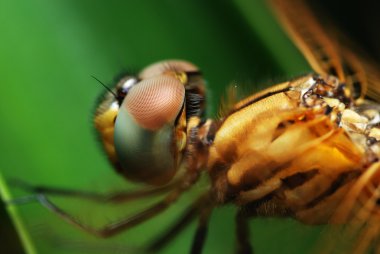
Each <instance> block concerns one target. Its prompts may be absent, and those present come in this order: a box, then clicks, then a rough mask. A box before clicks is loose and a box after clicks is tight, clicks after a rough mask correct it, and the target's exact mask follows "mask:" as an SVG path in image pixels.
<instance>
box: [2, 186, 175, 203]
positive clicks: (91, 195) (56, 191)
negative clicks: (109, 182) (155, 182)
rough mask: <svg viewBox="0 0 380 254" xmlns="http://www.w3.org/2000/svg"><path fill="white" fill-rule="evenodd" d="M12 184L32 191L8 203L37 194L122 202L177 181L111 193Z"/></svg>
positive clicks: (157, 191)
mask: <svg viewBox="0 0 380 254" xmlns="http://www.w3.org/2000/svg"><path fill="white" fill-rule="evenodd" d="M12 184H13V185H15V186H17V187H19V188H21V189H24V190H25V191H27V192H30V193H33V194H31V195H28V196H25V197H20V198H15V199H12V200H10V201H7V203H8V204H15V205H19V204H24V203H30V202H33V201H36V200H38V198H37V196H38V195H39V194H45V195H54V196H68V197H75V198H83V199H88V200H92V201H95V202H108V203H122V202H128V201H132V200H136V199H139V198H145V197H150V196H153V195H157V194H162V193H164V192H167V191H169V190H171V189H173V188H174V187H175V186H176V185H178V184H179V183H178V182H175V183H172V184H168V185H165V186H161V187H156V188H145V189H141V190H133V191H120V192H115V193H111V194H101V193H95V192H90V191H81V190H72V189H64V188H54V187H47V186H33V185H30V184H28V183H25V182H23V181H19V180H17V181H13V182H12Z"/></svg>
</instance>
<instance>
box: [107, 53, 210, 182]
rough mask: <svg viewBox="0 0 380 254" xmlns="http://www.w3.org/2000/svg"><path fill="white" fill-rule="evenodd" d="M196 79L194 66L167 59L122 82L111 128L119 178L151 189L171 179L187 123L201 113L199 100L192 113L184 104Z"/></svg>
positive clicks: (199, 83) (199, 85)
mask: <svg viewBox="0 0 380 254" xmlns="http://www.w3.org/2000/svg"><path fill="white" fill-rule="evenodd" d="M199 76H200V74H199V71H198V69H197V67H195V66H194V65H192V64H190V63H188V62H184V61H175V60H173V61H166V62H159V63H156V64H153V65H151V66H148V67H147V68H145V69H144V70H143V71H142V72H141V73H140V74H139V77H138V79H131V78H129V79H127V80H125V81H124V83H125V84H126V85H125V86H124V88H125V89H124V91H122V93H124V94H122V93H121V94H120V95H121V96H124V97H123V100H122V101H121V102H120V106H119V109H118V113H117V117H116V121H115V125H114V147H115V152H116V157H117V161H118V163H119V164H120V167H121V169H120V173H122V174H123V175H124V176H126V177H127V178H128V179H131V180H134V181H139V182H145V183H149V184H153V185H162V184H165V183H167V182H169V181H170V180H171V179H172V178H173V176H174V175H175V173H176V172H177V170H178V168H179V165H180V162H181V159H182V153H183V152H184V150H185V147H186V140H187V137H186V123H187V119H188V118H189V117H190V116H194V115H200V114H201V111H202V109H201V105H203V101H202V102H198V104H197V105H198V107H199V109H198V110H195V111H194V105H193V106H191V107H189V105H188V104H187V101H189V94H192V93H200V92H201V91H202V92H203V89H204V88H203V80H201V79H199ZM119 90H120V89H119ZM199 96H203V95H199ZM192 97H194V95H192ZM193 104H195V103H193Z"/></svg>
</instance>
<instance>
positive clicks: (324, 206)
mask: <svg viewBox="0 0 380 254" xmlns="http://www.w3.org/2000/svg"><path fill="white" fill-rule="evenodd" d="M270 4H271V6H272V7H273V9H274V11H275V13H276V15H277V16H278V18H279V20H280V22H281V24H282V25H283V27H284V29H285V30H286V31H287V33H288V34H289V36H290V38H291V39H292V40H293V41H294V43H295V44H296V45H297V46H298V48H299V49H300V51H301V52H302V53H303V55H304V56H305V58H306V59H307V60H308V62H309V64H310V66H311V67H312V69H313V71H314V73H311V74H308V75H303V76H300V77H297V78H294V79H291V80H288V81H285V82H282V83H280V84H276V85H274V86H272V87H269V88H267V89H265V90H262V91H260V92H258V93H255V94H253V95H251V96H249V97H247V98H245V99H243V100H241V101H239V102H237V103H235V104H234V105H233V106H231V107H230V108H229V109H228V110H227V112H226V113H224V115H223V116H221V117H220V118H218V119H207V118H205V116H204V111H205V108H206V101H205V94H206V89H205V81H204V79H203V76H202V73H201V71H200V70H199V68H198V67H197V66H196V65H194V64H192V63H190V62H187V61H184V60H166V61H162V62H158V63H154V64H152V65H150V66H148V67H146V68H144V69H143V70H142V71H140V73H139V74H137V75H126V76H124V77H123V78H121V79H120V80H119V82H118V83H117V84H116V86H115V87H114V88H112V89H109V88H107V89H108V91H107V93H106V94H105V95H104V97H103V99H102V101H101V103H100V104H99V106H98V108H97V111H96V114H95V116H94V123H95V128H96V130H97V131H98V134H99V138H100V140H101V143H102V146H103V148H104V151H105V153H106V154H107V156H108V158H109V161H110V162H111V164H112V165H113V166H114V168H115V170H116V172H117V173H119V174H120V175H121V176H122V177H124V178H125V179H126V180H128V181H132V182H139V183H143V184H145V185H146V186H147V187H146V188H143V189H141V190H137V191H132V192H125V193H118V194H117V195H109V196H107V197H106V198H105V197H104V196H102V195H97V194H90V193H83V192H80V191H71V190H62V189H59V188H50V187H44V186H29V185H27V184H25V185H23V186H22V187H24V188H26V189H28V190H29V191H30V192H32V193H34V195H33V198H34V199H35V200H37V201H38V202H39V203H40V204H41V205H43V206H44V207H46V208H47V209H49V210H51V211H52V212H54V213H56V214H57V215H58V216H60V217H62V218H63V219H64V220H66V221H68V222H69V223H71V224H74V225H75V226H77V227H78V228H80V229H82V230H84V231H86V232H88V233H90V234H93V235H96V236H99V237H104V238H107V237H111V236H113V235H116V234H119V233H121V232H123V231H125V230H128V229H131V228H133V227H135V226H136V225H139V224H141V223H144V222H146V221H148V220H149V219H151V218H153V217H155V216H157V215H159V214H161V213H163V212H165V210H167V209H168V208H169V207H170V206H171V205H173V204H174V203H175V202H176V201H177V200H178V199H179V198H180V197H181V195H182V194H183V193H185V192H186V191H188V190H190V189H191V188H192V187H193V186H194V184H195V183H197V182H198V181H199V179H200V178H201V176H203V175H207V177H208V178H209V182H210V185H209V187H208V188H207V189H206V190H205V191H204V192H203V193H201V194H200V195H199V196H198V197H197V198H195V199H194V200H192V201H191V202H190V203H189V205H188V207H187V209H185V212H184V213H183V214H182V216H180V217H179V219H178V220H177V221H175V222H174V223H173V224H172V225H171V226H169V227H168V228H167V230H166V231H165V232H164V233H163V234H162V235H159V236H158V237H157V239H156V240H155V241H153V242H152V244H150V245H148V246H147V247H146V249H145V250H146V251H147V252H156V251H158V250H160V249H162V247H163V246H165V245H166V244H168V243H169V242H170V240H171V239H173V238H174V236H175V235H176V234H178V233H179V232H180V231H181V230H182V229H183V228H184V227H185V226H186V225H188V224H189V223H190V222H192V221H193V220H195V219H198V224H197V228H196V230H195V233H194V237H193V242H192V246H191V250H190V252H191V253H201V252H202V249H203V247H204V244H205V241H206V236H207V230H208V222H209V220H210V217H211V215H212V212H213V210H214V209H215V208H217V207H219V206H223V205H226V204H234V205H236V206H237V207H238V211H237V213H236V216H235V224H236V230H235V232H236V233H235V234H236V237H235V238H236V252H237V253H253V247H252V246H251V243H250V232H249V227H248V221H249V220H250V219H252V218H257V217H262V216H263V217H288V218H294V219H295V220H298V221H300V222H302V223H305V224H309V225H316V224H328V225H344V228H343V229H342V231H341V233H342V235H343V236H344V238H345V239H347V240H346V243H347V244H349V248H347V249H346V250H348V252H352V253H366V252H367V251H370V250H376V251H379V250H380V246H379V245H378V241H379V239H378V238H379V235H380V234H379V233H380V209H379V204H380V188H379V181H380V170H379V169H380V162H379V157H380V143H379V141H380V127H379V123H380V113H379V112H380V104H379V99H380V74H379V73H378V71H377V70H378V69H376V67H375V65H374V64H372V63H369V62H368V60H367V59H365V58H363V57H361V56H360V55H358V54H356V53H354V52H353V51H352V50H351V47H350V46H349V45H348V44H347V43H346V40H345V39H344V37H343V36H340V35H338V32H336V33H335V31H334V33H328V31H326V30H325V29H324V28H323V26H322V25H321V24H320V23H319V22H318V19H317V18H316V17H315V16H313V14H312V11H311V10H310V8H309V7H308V6H307V5H305V4H304V3H303V2H302V1H300V0H293V1H281V0H272V1H271V2H270ZM299 13H302V16H300V15H298V14H299ZM335 36H337V37H338V38H335ZM342 38H343V39H342ZM342 42H343V43H342ZM49 194H55V195H69V196H70V195H71V196H77V197H83V198H88V199H93V200H98V201H100V202H103V201H107V202H109V201H111V202H129V201H131V200H137V199H144V198H148V197H151V196H154V195H157V194H163V195H164V196H163V198H162V199H161V200H159V201H158V202H157V203H155V204H153V205H152V206H150V207H148V208H146V209H144V210H142V211H140V212H138V213H136V214H135V215H133V216H128V217H125V218H122V219H120V220H118V221H115V222H112V223H109V224H106V225H104V227H101V228H93V227H91V226H89V225H86V224H84V223H82V222H81V221H79V220H78V219H77V218H75V217H74V216H72V215H71V214H69V213H68V212H66V211H65V210H64V209H63V208H61V207H59V206H57V205H56V204H55V203H54V202H52V201H51V200H50V199H49V198H48V195H49ZM16 201H17V200H16ZM16 203H17V202H16ZM327 251H333V250H331V248H330V249H327Z"/></svg>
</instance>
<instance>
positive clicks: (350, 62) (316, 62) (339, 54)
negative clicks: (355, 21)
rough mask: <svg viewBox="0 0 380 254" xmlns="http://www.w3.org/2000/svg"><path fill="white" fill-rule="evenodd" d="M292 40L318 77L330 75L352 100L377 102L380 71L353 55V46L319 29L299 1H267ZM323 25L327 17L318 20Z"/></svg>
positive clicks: (334, 33) (330, 31) (335, 32)
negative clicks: (348, 93) (340, 84)
mask: <svg viewBox="0 0 380 254" xmlns="http://www.w3.org/2000/svg"><path fill="white" fill-rule="evenodd" d="M270 3H271V4H272V7H273V9H274V11H275V12H276V15H277V16H278V18H279V19H280V21H281V24H282V25H283V27H284V28H285V29H286V31H287V32H288V34H289V35H290V37H291V39H292V40H293V41H294V43H295V44H296V45H297V47H298V48H299V49H300V51H301V52H302V53H303V54H304V56H305V58H306V59H307V60H308V62H309V64H310V65H311V67H312V68H313V70H314V71H315V72H316V73H318V74H332V75H335V76H337V77H338V78H339V79H340V81H341V82H342V83H346V84H347V86H348V87H349V88H350V91H351V92H352V96H353V97H354V98H355V99H359V98H361V99H363V98H365V97H368V98H370V99H372V100H375V101H379V100H380V72H379V70H380V68H379V67H377V66H376V65H375V64H374V63H373V62H371V61H370V60H368V59H367V58H366V57H363V56H361V55H360V54H357V53H355V51H354V50H353V48H355V46H354V45H353V44H352V43H351V42H350V40H348V39H347V38H346V37H345V36H344V35H342V34H341V33H340V32H339V30H338V29H335V28H334V27H333V26H332V25H331V24H329V25H328V29H326V26H325V27H322V25H321V23H320V22H319V20H318V17H319V16H317V15H314V14H313V11H312V9H311V8H309V7H308V6H307V5H306V4H305V3H304V1H302V0H292V1H281V0H270ZM321 18H322V19H324V21H325V20H326V17H324V16H321Z"/></svg>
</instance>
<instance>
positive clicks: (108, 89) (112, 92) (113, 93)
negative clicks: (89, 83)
mask: <svg viewBox="0 0 380 254" xmlns="http://www.w3.org/2000/svg"><path fill="white" fill-rule="evenodd" d="M91 77H92V78H93V79H95V80H96V81H98V82H99V83H100V84H101V85H102V86H103V87H104V88H105V89H107V91H108V92H110V93H111V94H112V95H113V96H114V97H115V99H116V100H117V98H118V96H117V95H116V93H115V92H114V91H112V90H111V88H109V87H108V86H106V85H105V84H104V83H103V82H102V81H100V80H99V79H97V78H96V77H95V76H93V75H91Z"/></svg>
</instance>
